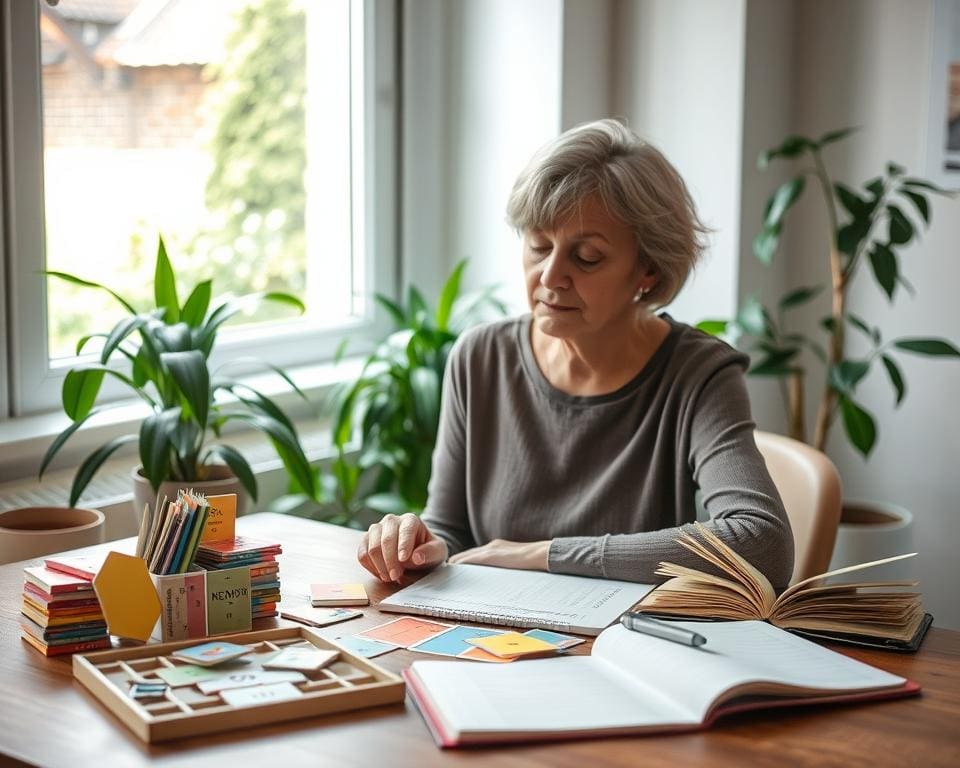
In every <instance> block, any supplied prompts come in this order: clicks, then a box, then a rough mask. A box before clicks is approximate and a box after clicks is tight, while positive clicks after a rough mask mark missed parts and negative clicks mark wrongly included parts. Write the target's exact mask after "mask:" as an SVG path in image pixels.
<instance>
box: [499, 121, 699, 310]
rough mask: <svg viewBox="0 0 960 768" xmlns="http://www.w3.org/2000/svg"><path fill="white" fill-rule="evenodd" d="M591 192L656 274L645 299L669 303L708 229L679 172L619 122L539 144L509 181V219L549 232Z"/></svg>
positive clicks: (587, 126)
mask: <svg viewBox="0 0 960 768" xmlns="http://www.w3.org/2000/svg"><path fill="white" fill-rule="evenodd" d="M594 194H596V195H597V196H598V197H599V199H600V201H601V202H602V204H603V205H604V207H605V208H606V209H607V211H608V212H609V213H610V214H611V215H613V216H614V217H616V218H617V219H619V220H620V221H621V222H623V223H624V224H625V225H627V226H628V227H630V228H631V229H632V230H633V233H634V236H635V237H636V242H637V255H638V256H639V258H640V260H641V265H642V266H644V267H646V268H651V267H652V268H653V269H654V271H655V272H656V273H657V275H658V276H659V279H658V281H657V284H656V285H655V286H654V287H653V289H652V290H651V291H650V293H648V294H647V295H646V296H645V297H644V299H643V303H644V304H647V305H654V306H664V305H666V304H669V303H670V302H671V301H672V300H673V299H674V297H675V296H676V295H677V293H679V292H680V289H681V288H682V287H683V284H684V283H685V282H686V280H687V277H688V276H689V274H690V271H691V269H693V267H694V265H695V264H696V263H697V261H698V260H699V259H700V256H701V255H702V253H703V250H704V248H705V247H706V235H707V234H708V233H709V231H710V230H709V229H708V228H707V227H706V226H704V224H703V223H702V222H701V221H700V219H699V218H698V216H697V211H696V208H695V207H694V204H693V199H692V198H691V197H690V192H689V191H688V190H687V185H686V184H684V182H683V179H682V178H680V174H679V173H677V170H676V169H675V168H674V167H673V166H672V165H671V164H670V162H669V161H668V160H667V159H666V158H665V157H664V156H663V154H662V153H661V152H660V151H659V150H658V149H657V148H656V147H654V146H652V145H650V144H648V143H647V142H645V141H643V140H642V139H640V138H639V137H638V136H637V135H636V134H635V133H634V132H633V131H631V130H630V129H629V128H627V127H626V125H624V124H623V123H622V122H620V121H619V120H612V119H607V120H597V121H596V122H592V123H585V124H583V125H579V126H577V127H576V128H571V129H570V130H569V131H566V132H565V133H563V134H561V135H560V136H558V137H557V138H556V139H554V140H553V141H551V142H550V143H549V144H547V145H546V146H544V147H541V148H540V150H538V151H537V153H536V154H535V155H534V156H533V158H532V159H531V160H530V162H529V164H528V165H527V167H526V168H524V170H523V171H522V172H521V173H520V175H519V176H518V177H517V181H516V183H515V184H514V185H513V191H512V192H511V193H510V200H509V202H508V203H507V221H508V222H509V224H510V225H511V226H512V227H514V228H515V229H516V230H517V231H518V232H524V231H525V230H529V229H550V228H552V227H553V226H555V225H556V224H558V223H559V222H560V221H561V220H562V219H563V218H564V217H566V216H567V215H569V214H570V213H571V212H572V211H573V210H575V209H576V208H577V206H578V205H580V204H581V203H582V202H583V200H584V199H585V198H587V197H589V196H590V195H594Z"/></svg>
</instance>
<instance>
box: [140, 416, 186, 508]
mask: <svg viewBox="0 0 960 768" xmlns="http://www.w3.org/2000/svg"><path fill="white" fill-rule="evenodd" d="M180 414H181V409H180V408H178V407H174V408H168V409H166V410H164V411H161V412H160V413H151V414H150V415H149V416H147V418H145V419H144V420H143V422H142V423H141V424H140V438H139V442H140V464H141V465H142V466H143V474H144V475H145V476H146V478H147V480H149V481H150V487H151V488H153V490H154V491H156V490H157V489H158V488H159V487H160V483H162V482H163V481H164V480H167V479H169V474H170V448H171V445H172V443H173V435H174V433H176V431H177V426H178V425H179V422H180Z"/></svg>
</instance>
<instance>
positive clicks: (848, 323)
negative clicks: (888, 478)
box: [699, 129, 960, 565]
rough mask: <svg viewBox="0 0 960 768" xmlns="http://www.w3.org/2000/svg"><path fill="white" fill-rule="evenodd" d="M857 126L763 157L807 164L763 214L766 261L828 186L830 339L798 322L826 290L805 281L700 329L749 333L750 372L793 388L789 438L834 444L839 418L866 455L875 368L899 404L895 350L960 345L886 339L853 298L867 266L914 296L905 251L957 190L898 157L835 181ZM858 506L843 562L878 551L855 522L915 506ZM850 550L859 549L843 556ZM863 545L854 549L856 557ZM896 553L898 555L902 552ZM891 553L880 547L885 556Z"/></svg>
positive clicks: (844, 541) (824, 323)
mask: <svg viewBox="0 0 960 768" xmlns="http://www.w3.org/2000/svg"><path fill="white" fill-rule="evenodd" d="M853 130H854V129H843V130H837V131H831V132H829V133H826V134H824V135H823V136H821V137H820V138H819V139H811V138H808V137H806V136H790V137H788V138H787V139H785V140H784V141H783V142H782V143H781V144H780V145H779V146H777V147H775V148H773V149H770V150H768V151H766V152H764V153H763V154H761V155H760V158H759V165H760V167H761V168H764V167H766V165H767V164H768V163H769V162H770V161H771V160H775V159H787V160H790V159H794V160H799V161H801V162H802V165H801V167H800V172H799V173H798V174H797V175H796V176H794V177H793V178H791V179H789V180H788V181H785V182H784V183H783V184H781V185H780V186H779V187H778V188H777V189H776V190H775V191H774V192H773V194H772V195H771V196H770V198H769V200H768V201H767V204H766V208H765V210H764V217H763V226H762V229H761V231H760V233H759V234H758V235H757V236H756V238H755V239H754V241H753V253H754V255H755V256H756V257H757V258H758V259H759V260H760V261H761V262H763V263H764V264H770V263H771V261H772V260H773V258H774V255H775V254H776V252H777V249H778V247H779V244H780V234H781V230H782V228H783V226H784V222H785V220H786V217H787V214H788V212H789V211H790V209H791V207H792V206H793V205H794V203H795V202H796V201H797V200H798V199H799V197H800V195H801V194H802V193H803V191H804V189H805V188H806V186H807V181H808V179H809V180H811V182H812V183H813V184H815V186H816V188H817V189H818V190H819V192H820V197H821V198H822V200H823V202H824V204H825V206H826V212H827V222H828V230H827V231H826V232H824V254H823V255H824V257H825V258H826V259H827V260H828V261H829V266H830V276H831V281H830V285H829V290H830V312H829V314H827V315H826V316H824V317H822V318H821V319H820V320H819V324H818V326H817V327H818V329H819V331H820V333H821V334H822V336H823V337H824V339H823V343H821V342H820V341H818V340H817V339H816V338H813V337H811V336H810V335H808V334H807V333H804V332H803V331H802V330H798V329H797V328H796V327H795V326H792V325H791V324H790V321H791V319H793V318H794V317H795V313H796V311H797V310H798V309H799V308H801V307H803V306H805V305H808V304H809V302H811V301H812V300H813V299H814V297H816V296H817V295H819V294H820V293H821V292H822V291H823V289H824V286H822V285H812V286H800V287H797V288H793V289H791V290H789V291H788V292H787V293H785V294H784V295H783V296H782V297H780V299H779V300H778V301H777V303H776V305H775V306H773V307H768V306H765V305H764V304H763V303H762V302H761V301H760V300H759V299H757V298H756V297H750V298H749V299H748V300H747V301H746V302H744V304H743V305H742V306H741V307H740V309H739V311H738V313H737V316H736V317H735V318H734V319H732V320H706V321H704V322H702V323H700V324H699V327H700V328H701V329H703V330H706V331H707V332H710V333H726V334H730V335H731V336H733V337H739V336H740V335H741V334H743V335H745V337H746V338H747V339H749V342H748V343H747V348H748V349H749V350H750V351H751V352H752V353H754V358H753V362H752V364H751V367H750V371H749V372H750V374H752V375H754V376H767V377H774V378H777V379H779V380H780V381H781V383H782V385H783V387H784V390H785V403H786V408H787V417H788V419H787V420H788V425H789V429H788V431H789V435H790V436H791V437H793V438H795V439H797V440H801V441H804V442H809V443H810V444H811V445H812V446H813V447H815V448H817V449H818V450H821V451H823V450H825V447H826V443H827V437H828V435H829V433H830V429H831V427H832V426H833V424H834V423H835V421H836V419H837V418H838V417H839V418H840V420H841V423H842V425H843V429H844V433H845V435H846V437H847V439H848V440H849V441H850V443H851V444H852V445H853V447H854V448H855V449H856V450H857V451H859V452H860V453H861V454H862V455H863V456H864V457H865V458H866V457H868V456H869V455H870V452H871V450H872V449H873V447H874V445H875V443H876V440H877V427H876V421H875V419H874V417H873V416H872V415H871V414H870V412H869V411H868V410H867V408H866V406H865V405H864V404H863V403H862V402H860V400H859V399H858V397H857V389H858V387H859V385H860V384H861V382H862V381H863V380H864V379H865V378H866V376H867V375H868V374H869V373H870V371H871V370H873V369H874V368H876V367H879V368H882V369H883V371H884V373H885V374H886V378H887V379H888V381H889V382H890V386H891V387H892V389H893V395H894V400H895V403H896V405H897V406H899V405H900V404H901V403H902V402H903V399H904V397H905V395H906V379H905V377H904V374H903V370H902V368H901V367H900V364H899V363H898V362H897V358H896V354H898V353H901V352H907V353H911V354H918V355H927V356H934V357H960V350H958V349H957V347H956V346H955V345H954V344H953V343H952V342H950V341H948V340H946V339H943V338H916V337H910V338H898V339H887V340H885V339H883V337H882V335H881V332H880V329H879V328H878V327H877V326H876V325H874V324H872V323H870V322H869V321H868V320H867V319H865V318H863V317H861V316H860V315H858V314H856V313H854V312H852V311H851V310H850V308H849V305H848V302H847V297H848V292H849V290H850V288H851V286H852V285H853V283H854V281H855V280H856V279H857V278H859V277H861V276H862V275H863V274H864V273H865V272H869V274H870V275H872V277H873V283H874V284H875V285H876V286H877V287H878V288H879V289H880V290H881V291H883V293H884V294H885V295H886V296H887V298H888V299H889V301H890V302H891V303H892V302H893V300H894V297H895V295H896V294H897V291H898V289H899V288H903V289H905V290H907V291H910V292H912V290H913V289H912V287H911V286H910V284H909V283H908V282H907V280H906V278H905V277H904V276H903V274H902V273H901V271H900V251H901V249H903V248H904V247H906V246H907V245H909V244H910V243H911V242H913V241H914V240H915V239H916V238H917V236H918V233H919V232H920V231H921V229H922V228H926V227H928V226H929V225H930V221H931V208H930V195H931V194H936V195H944V196H950V193H948V192H946V191H945V190H943V189H940V188H939V187H937V186H936V185H934V184H932V183H930V182H929V181H926V180H925V179H921V178H916V177H912V176H909V175H908V174H907V172H906V170H905V169H904V168H902V167H901V166H899V165H897V164H896V163H888V164H887V165H886V168H885V171H884V173H882V174H881V175H879V176H877V177H876V178H872V179H869V180H868V181H866V182H864V183H862V184H861V185H859V187H850V186H847V185H846V184H843V183H840V182H838V181H835V180H834V179H833V178H832V176H831V175H830V173H829V171H828V168H827V164H826V162H825V160H824V149H825V148H826V147H828V146H829V145H831V144H833V143H835V142H837V141H840V140H842V139H844V138H846V137H848V136H849V135H850V134H851V133H853ZM848 329H853V331H854V332H856V333H859V334H861V335H862V337H863V338H864V339H865V341H866V343H867V346H868V348H869V352H868V353H867V354H865V355H854V354H851V353H850V352H849V350H848V344H847V332H848ZM804 350H809V351H810V352H811V353H812V354H813V355H814V356H815V357H816V358H818V359H819V361H820V363H821V364H822V372H821V371H820V369H818V370H817V372H816V375H817V376H818V381H817V386H818V387H819V407H818V408H817V413H816V418H815V424H814V432H813V438H812V440H808V438H807V433H806V415H805V413H804V399H805V389H806V387H807V381H808V373H812V372H811V371H810V370H809V369H808V367H807V365H806V364H805V362H804V359H803V355H802V352H803V351H804ZM883 506H884V507H885V508H884V509H880V508H879V507H880V505H874V507H875V508H867V507H868V505H866V504H864V503H858V504H856V505H853V504H847V505H845V509H844V513H843V518H842V519H843V521H844V522H843V523H842V524H841V532H840V534H841V535H840V536H839V537H838V543H837V549H836V550H835V552H836V553H837V555H836V557H835V563H836V564H838V565H839V564H848V563H845V562H840V561H843V560H845V559H847V558H848V557H850V558H855V559H866V558H869V557H870V556H872V554H873V553H872V552H871V549H872V545H869V544H864V543H858V542H850V541H849V540H848V537H849V536H850V535H851V532H852V530H853V529H858V530H860V531H861V532H862V533H865V534H866V535H867V536H872V535H874V534H876V533H878V532H880V531H882V530H884V528H883V525H881V526H880V527H877V526H871V527H869V528H865V527H864V526H862V525H858V523H857V522H855V521H858V520H859V521H864V522H868V521H873V522H877V521H881V522H882V523H883V524H884V525H886V527H887V529H893V530H898V529H903V528H904V527H905V525H906V523H908V522H909V521H908V520H902V521H899V522H897V521H893V520H891V515H893V516H898V517H903V518H910V517H911V516H910V514H909V512H903V513H898V512H897V510H896V508H893V507H891V506H889V505H883ZM902 546H903V545H902V544H897V543H893V544H886V545H885V544H880V545H879V549H883V548H884V547H892V548H893V549H898V548H900V547H902ZM847 548H849V549H850V550H851V552H852V554H851V555H849V556H848V555H846V554H844V550H845V549H847ZM854 551H855V553H853V552H854ZM896 553H897V552H895V551H891V552H889V554H896ZM884 554H887V553H885V552H877V554H876V556H877V557H880V556H883V555H884Z"/></svg>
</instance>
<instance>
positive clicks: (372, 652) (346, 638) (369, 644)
mask: <svg viewBox="0 0 960 768" xmlns="http://www.w3.org/2000/svg"><path fill="white" fill-rule="evenodd" d="M333 642H334V643H336V644H337V645H339V646H340V647H341V648H343V649H344V650H345V651H348V652H349V653H355V654H356V655H357V656H362V657H363V658H365V659H372V658H373V657H374V656H381V655H383V654H384V653H389V652H390V651H395V650H397V646H395V645H390V644H389V643H381V642H380V641H379V640H371V639H369V638H367V637H359V636H358V635H341V636H340V637H335V638H333Z"/></svg>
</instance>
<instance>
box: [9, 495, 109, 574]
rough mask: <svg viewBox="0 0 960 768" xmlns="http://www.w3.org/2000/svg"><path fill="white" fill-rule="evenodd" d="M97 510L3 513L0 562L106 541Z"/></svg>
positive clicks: (30, 509) (26, 509)
mask: <svg viewBox="0 0 960 768" xmlns="http://www.w3.org/2000/svg"><path fill="white" fill-rule="evenodd" d="M104 530H105V527H104V515H103V512H101V511H100V510H98V509H79V508H76V507H21V508H20V509H10V510H7V511H6V512H0V564H2V563H13V562H16V561H18V560H30V559H33V558H35V557H42V556H43V555H52V554H54V553H56V552H64V551H66V550H68V549H79V548H80V547H89V546H92V545H94V544H102V543H103V542H104Z"/></svg>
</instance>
